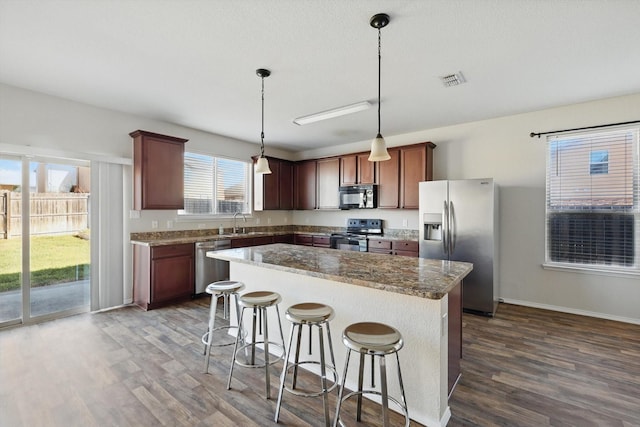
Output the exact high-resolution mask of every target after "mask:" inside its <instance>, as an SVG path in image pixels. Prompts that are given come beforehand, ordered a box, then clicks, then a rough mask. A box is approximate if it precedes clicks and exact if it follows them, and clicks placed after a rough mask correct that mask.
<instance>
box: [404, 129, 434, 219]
mask: <svg viewBox="0 0 640 427" xmlns="http://www.w3.org/2000/svg"><path fill="white" fill-rule="evenodd" d="M434 147H435V145H434V144H432V143H430V142H425V143H421V144H415V145H409V146H406V147H400V207H401V208H403V209H418V204H419V198H420V197H419V194H420V192H419V182H421V181H431V180H432V179H433V148H434Z"/></svg>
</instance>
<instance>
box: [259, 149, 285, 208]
mask: <svg viewBox="0 0 640 427" xmlns="http://www.w3.org/2000/svg"><path fill="white" fill-rule="evenodd" d="M253 160H254V162H255V161H257V157H256V158H254V159H253ZM268 160H269V169H271V173H270V174H259V173H256V174H254V180H253V183H254V184H253V190H254V192H253V194H254V197H253V199H254V202H253V206H254V209H255V210H256V211H263V210H265V211H267V210H290V209H293V163H291V162H290V161H288V160H282V159H276V158H273V157H269V158H268Z"/></svg>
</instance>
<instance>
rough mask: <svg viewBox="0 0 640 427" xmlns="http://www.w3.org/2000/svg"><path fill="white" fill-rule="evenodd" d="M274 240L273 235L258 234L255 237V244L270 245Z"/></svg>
mask: <svg viewBox="0 0 640 427" xmlns="http://www.w3.org/2000/svg"><path fill="white" fill-rule="evenodd" d="M273 240H274V239H273V236H256V237H254V238H253V246H260V245H270V244H272V243H273Z"/></svg>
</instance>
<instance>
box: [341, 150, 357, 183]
mask: <svg viewBox="0 0 640 427" xmlns="http://www.w3.org/2000/svg"><path fill="white" fill-rule="evenodd" d="M357 169H358V158H357V156H356V155H355V154H354V155H351V156H342V157H340V185H353V184H357V183H358V177H357Z"/></svg>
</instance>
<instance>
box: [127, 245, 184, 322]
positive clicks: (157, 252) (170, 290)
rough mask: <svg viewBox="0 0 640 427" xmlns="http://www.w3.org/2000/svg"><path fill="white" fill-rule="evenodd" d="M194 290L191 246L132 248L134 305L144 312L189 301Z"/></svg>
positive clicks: (135, 246)
mask: <svg viewBox="0 0 640 427" xmlns="http://www.w3.org/2000/svg"><path fill="white" fill-rule="evenodd" d="M194 290H195V250H194V245H193V243H185V244H179V245H166V246H151V247H150V246H141V245H134V246H133V301H134V303H135V304H137V305H138V306H140V307H141V308H143V309H145V310H150V309H153V308H157V307H160V306H163V305H167V304H169V303H173V302H177V301H181V300H187V299H189V298H191V296H192V295H193V293H194Z"/></svg>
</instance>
